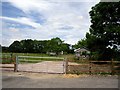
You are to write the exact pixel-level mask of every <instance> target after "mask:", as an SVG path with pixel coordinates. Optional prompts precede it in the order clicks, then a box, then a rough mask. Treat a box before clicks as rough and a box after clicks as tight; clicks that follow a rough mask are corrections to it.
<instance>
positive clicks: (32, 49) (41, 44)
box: [8, 37, 70, 53]
mask: <svg viewBox="0 0 120 90" xmlns="http://www.w3.org/2000/svg"><path fill="white" fill-rule="evenodd" d="M8 50H9V51H10V52H15V53H18V52H20V53H46V52H56V53H59V52H61V51H63V52H69V51H70V48H69V44H66V43H64V42H63V41H62V40H61V39H60V38H58V37H56V38H52V39H51V40H43V41H38V40H31V39H27V40H21V41H14V42H13V43H12V44H11V45H10V46H9V48H8Z"/></svg>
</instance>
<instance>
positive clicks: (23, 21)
mask: <svg viewBox="0 0 120 90" xmlns="http://www.w3.org/2000/svg"><path fill="white" fill-rule="evenodd" d="M0 19H4V20H10V21H14V22H18V23H21V24H25V25H29V26H32V27H33V28H40V27H41V25H40V24H39V23H35V22H34V21H33V20H31V19H30V18H26V17H18V18H11V17H4V16H2V17H0Z"/></svg>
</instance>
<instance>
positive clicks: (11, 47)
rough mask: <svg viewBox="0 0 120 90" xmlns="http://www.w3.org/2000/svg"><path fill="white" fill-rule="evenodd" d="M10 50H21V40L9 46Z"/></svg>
mask: <svg viewBox="0 0 120 90" xmlns="http://www.w3.org/2000/svg"><path fill="white" fill-rule="evenodd" d="M9 51H10V52H21V43H20V42H19V41H14V42H13V43H12V44H11V45H10V46H9Z"/></svg>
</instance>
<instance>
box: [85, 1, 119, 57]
mask: <svg viewBox="0 0 120 90" xmlns="http://www.w3.org/2000/svg"><path fill="white" fill-rule="evenodd" d="M90 17H91V26H90V30H89V31H90V32H89V33H87V34H86V38H87V44H88V48H89V49H90V50H91V51H97V52H98V54H99V57H100V58H101V59H111V58H114V57H115V55H116V53H119V46H120V2H100V3H98V4H97V5H95V6H94V7H92V10H91V11H90Z"/></svg>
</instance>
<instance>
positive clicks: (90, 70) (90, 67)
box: [89, 61, 91, 75]
mask: <svg viewBox="0 0 120 90" xmlns="http://www.w3.org/2000/svg"><path fill="white" fill-rule="evenodd" d="M89 74H90V75H91V61H89Z"/></svg>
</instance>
